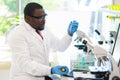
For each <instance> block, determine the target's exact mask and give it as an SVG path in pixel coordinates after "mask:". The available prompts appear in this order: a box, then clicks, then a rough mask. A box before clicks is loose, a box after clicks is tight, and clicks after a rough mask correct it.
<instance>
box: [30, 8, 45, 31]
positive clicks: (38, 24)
mask: <svg viewBox="0 0 120 80" xmlns="http://www.w3.org/2000/svg"><path fill="white" fill-rule="evenodd" d="M45 16H46V14H45V11H44V10H43V9H35V11H34V13H33V15H31V16H30V23H29V24H30V25H31V26H32V27H33V28H35V29H37V30H43V29H44V26H45Z"/></svg>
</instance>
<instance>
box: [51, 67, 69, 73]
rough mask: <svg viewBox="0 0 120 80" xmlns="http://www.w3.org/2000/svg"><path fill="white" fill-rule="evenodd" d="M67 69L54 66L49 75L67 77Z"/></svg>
mask: <svg viewBox="0 0 120 80" xmlns="http://www.w3.org/2000/svg"><path fill="white" fill-rule="evenodd" d="M68 72H69V69H68V67H67V66H59V65H58V66H54V67H52V69H51V74H59V75H67V74H68Z"/></svg>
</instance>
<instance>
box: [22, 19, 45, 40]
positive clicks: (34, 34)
mask: <svg viewBox="0 0 120 80" xmlns="http://www.w3.org/2000/svg"><path fill="white" fill-rule="evenodd" d="M21 25H22V26H23V27H25V28H26V30H28V31H29V32H30V33H31V34H32V35H33V36H35V37H36V38H38V39H40V40H42V38H41V37H40V35H38V34H37V33H36V32H35V29H34V28H32V27H31V26H30V25H29V24H28V23H27V22H26V21H23V22H22V24H21ZM41 33H42V31H41ZM42 36H43V35H42ZM43 38H44V36H43Z"/></svg>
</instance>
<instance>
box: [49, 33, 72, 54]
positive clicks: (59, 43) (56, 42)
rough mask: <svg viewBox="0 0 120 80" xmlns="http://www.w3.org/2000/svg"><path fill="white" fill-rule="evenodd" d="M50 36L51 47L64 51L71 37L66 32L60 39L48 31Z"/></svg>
mask: <svg viewBox="0 0 120 80" xmlns="http://www.w3.org/2000/svg"><path fill="white" fill-rule="evenodd" d="M50 36H51V47H52V48H53V49H55V50H57V51H61V52H63V51H65V50H66V49H67V48H68V47H69V45H70V44H71V41H72V37H71V36H70V35H68V34H66V35H65V36H64V37H63V38H61V39H59V38H58V37H56V36H54V35H53V34H52V33H50Z"/></svg>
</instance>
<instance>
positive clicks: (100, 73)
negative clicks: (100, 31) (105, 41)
mask: <svg viewBox="0 0 120 80" xmlns="http://www.w3.org/2000/svg"><path fill="white" fill-rule="evenodd" d="M76 34H77V38H76V39H75V41H77V42H79V41H80V42H82V44H83V45H80V44H78V45H77V44H76V45H75V47H77V48H78V49H83V50H84V51H85V52H92V53H93V54H94V55H95V64H94V66H89V67H88V71H89V72H90V73H91V74H93V75H95V77H96V79H95V80H120V71H119V67H118V66H117V63H116V62H115V60H114V58H113V57H112V55H111V54H110V53H109V52H108V51H107V50H105V49H104V48H103V47H101V46H100V45H96V44H93V43H92V41H91V40H90V38H89V37H88V36H87V35H86V34H85V33H84V32H83V31H81V30H78V31H77V32H76ZM97 78H99V79H97ZM76 80H77V79H76ZM78 80H79V79H78ZM82 80H83V79H82ZM85 80H86V79H85ZM89 80H92V79H89ZM93 80H94V79H93Z"/></svg>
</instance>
